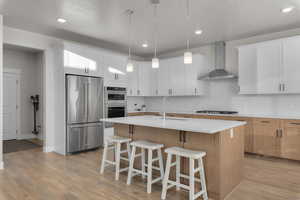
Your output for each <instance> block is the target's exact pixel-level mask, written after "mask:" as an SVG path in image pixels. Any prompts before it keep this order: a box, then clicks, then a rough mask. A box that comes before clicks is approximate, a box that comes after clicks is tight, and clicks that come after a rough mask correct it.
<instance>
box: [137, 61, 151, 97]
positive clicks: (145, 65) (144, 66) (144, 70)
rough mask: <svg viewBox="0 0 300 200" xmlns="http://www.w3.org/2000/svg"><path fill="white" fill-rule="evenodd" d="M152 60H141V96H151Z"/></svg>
mask: <svg viewBox="0 0 300 200" xmlns="http://www.w3.org/2000/svg"><path fill="white" fill-rule="evenodd" d="M150 72H151V63H150V62H139V77H138V78H139V81H138V82H139V85H138V87H139V91H140V92H139V96H150V93H151V90H150Z"/></svg>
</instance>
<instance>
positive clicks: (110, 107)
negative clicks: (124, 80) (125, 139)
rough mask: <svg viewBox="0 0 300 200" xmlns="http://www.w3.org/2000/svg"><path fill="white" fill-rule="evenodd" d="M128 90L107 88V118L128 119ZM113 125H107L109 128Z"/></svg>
mask: <svg viewBox="0 0 300 200" xmlns="http://www.w3.org/2000/svg"><path fill="white" fill-rule="evenodd" d="M126 93H127V92H126V88H123V87H105V117H106V118H115V117H126V116H127V96H126ZM111 126H112V124H110V123H105V127H106V128H109V127H111Z"/></svg>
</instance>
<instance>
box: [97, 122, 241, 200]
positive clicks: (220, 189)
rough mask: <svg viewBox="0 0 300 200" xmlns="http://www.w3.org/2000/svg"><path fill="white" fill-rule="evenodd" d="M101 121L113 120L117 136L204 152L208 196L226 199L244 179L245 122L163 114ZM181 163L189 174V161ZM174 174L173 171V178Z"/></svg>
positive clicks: (184, 171) (183, 171)
mask: <svg viewBox="0 0 300 200" xmlns="http://www.w3.org/2000/svg"><path fill="white" fill-rule="evenodd" d="M102 121H104V122H111V123H114V128H115V135H118V136H123V137H130V138H132V140H148V141H150V142H155V143H160V144H164V147H165V148H168V147H173V146H179V147H183V148H186V149H191V150H201V151H205V152H206V153H207V155H206V157H205V158H204V166H205V172H206V179H207V190H208V194H209V198H212V199H216V200H219V199H225V197H226V196H227V195H228V194H229V193H230V192H231V191H232V190H233V189H234V188H235V187H236V186H237V185H238V184H239V183H240V182H241V180H242V176H243V174H242V171H243V159H244V135H243V134H244V125H245V124H246V122H241V121H225V120H211V119H191V118H173V117H167V118H165V119H164V118H162V117H160V116H135V117H123V118H110V119H102ZM165 156H166V155H164V158H165ZM181 163H182V164H181V165H182V169H181V171H182V173H185V174H188V169H189V166H188V162H187V161H186V160H185V159H182V161H181ZM174 174H175V172H171V176H172V177H174ZM182 181H183V182H185V181H186V180H182Z"/></svg>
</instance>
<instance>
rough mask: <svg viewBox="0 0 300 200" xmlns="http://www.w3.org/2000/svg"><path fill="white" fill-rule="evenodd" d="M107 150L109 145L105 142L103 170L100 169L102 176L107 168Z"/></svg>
mask: <svg viewBox="0 0 300 200" xmlns="http://www.w3.org/2000/svg"><path fill="white" fill-rule="evenodd" d="M107 149H108V143H107V142H105V143H104V150H103V154H102V162H101V169H100V173H101V174H103V172H104V168H105V161H106V159H107Z"/></svg>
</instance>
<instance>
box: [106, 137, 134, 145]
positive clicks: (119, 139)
mask: <svg viewBox="0 0 300 200" xmlns="http://www.w3.org/2000/svg"><path fill="white" fill-rule="evenodd" d="M130 141H131V139H130V138H125V137H120V136H113V137H110V138H109V139H108V142H110V143H126V142H130Z"/></svg>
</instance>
